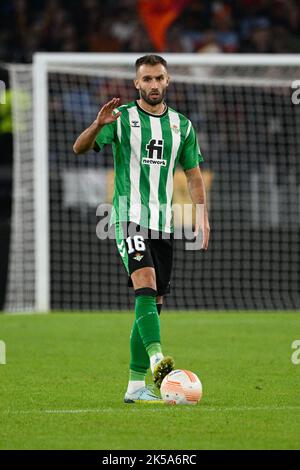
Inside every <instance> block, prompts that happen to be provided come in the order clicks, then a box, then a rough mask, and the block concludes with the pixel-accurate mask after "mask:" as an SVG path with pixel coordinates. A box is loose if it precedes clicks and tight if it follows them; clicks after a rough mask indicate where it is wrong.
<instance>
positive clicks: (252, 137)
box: [6, 53, 300, 312]
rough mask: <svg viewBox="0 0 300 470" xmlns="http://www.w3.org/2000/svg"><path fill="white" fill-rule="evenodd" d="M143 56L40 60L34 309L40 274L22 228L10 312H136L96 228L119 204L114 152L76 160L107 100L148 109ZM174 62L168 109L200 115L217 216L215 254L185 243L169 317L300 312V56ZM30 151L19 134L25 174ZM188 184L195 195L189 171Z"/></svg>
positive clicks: (180, 58) (17, 231) (187, 57)
mask: <svg viewBox="0 0 300 470" xmlns="http://www.w3.org/2000/svg"><path fill="white" fill-rule="evenodd" d="M141 55H143V54H142V53H140V54H110V53H109V54H98V53H83V54H82V53H37V54H35V55H34V61H33V64H32V68H31V67H29V68H28V70H27V72H26V74H27V75H26V77H27V81H28V82H29V81H31V87H32V90H31V92H30V91H28V90H29V88H30V87H29V83H27V85H26V86H27V92H28V93H32V95H31V96H32V100H33V107H32V109H31V110H30V112H31V113H32V115H31V116H30V117H29V114H30V112H27V119H31V118H32V123H33V126H32V129H31V126H29V127H28V128H27V130H26V131H25V133H26V139H27V140H28V142H30V138H31V139H32V141H33V148H32V154H31V155H30V150H29V151H28V164H27V166H26V168H27V170H28V172H30V171H31V172H32V173H31V174H32V184H33V200H34V206H33V209H32V210H33V211H34V213H33V214H34V215H32V213H31V214H28V213H27V211H25V212H24V213H23V215H22V217H24V224H25V225H26V224H28V226H29V224H31V223H33V225H34V228H33V243H34V250H33V252H32V259H31V263H32V266H34V268H33V271H34V288H33V292H32V295H31V300H30V302H27V301H26V300H25V299H26V295H27V294H26V292H27V288H26V269H27V265H29V263H30V262H29V260H28V259H27V260H25V262H24V259H22V262H21V261H19V262H18V259H19V258H18V256H20V253H19V252H18V253H19V254H18V256H16V247H17V246H19V247H20V246H21V245H20V243H21V242H20V240H21V239H22V250H26V246H27V245H26V243H30V240H29V239H28V237H27V239H26V236H25V235H24V237H23V238H22V233H21V227H20V225H18V224H17V223H16V219H13V220H14V222H13V225H12V236H13V238H14V239H15V240H19V241H18V242H17V243H16V244H14V243H12V245H11V254H10V260H11V263H10V273H9V285H8V295H7V302H6V310H8V311H10V310H30V309H33V310H35V311H38V312H48V311H50V310H51V309H61V310H68V309H70V310H72V309H83V310H84V309H86V310H89V309H91V310H97V309H104V308H111V309H124V308H128V306H129V305H130V302H131V300H132V294H130V293H128V292H127V287H126V276H125V274H124V273H123V272H122V266H121V263H120V261H119V260H117V255H116V253H115V251H114V247H113V242H112V243H110V244H109V245H108V244H107V245H106V242H105V243H104V242H103V243H102V242H101V241H99V240H97V238H96V235H95V231H93V230H92V226H93V224H94V227H95V229H96V224H97V220H96V219H95V217H94V218H93V216H92V215H91V214H93V213H94V214H96V209H97V207H96V206H97V203H96V201H98V204H99V203H101V202H110V201H109V200H108V196H111V187H112V178H113V173H112V156H111V152H110V150H106V151H105V152H106V153H105V152H104V157H103V159H102V160H101V158H102V157H101V155H100V156H99V155H93V154H92V153H89V154H87V155H86V156H75V155H72V147H71V143H72V141H74V138H75V137H76V136H77V135H78V133H79V132H80V130H81V131H82V130H83V129H84V128H85V127H87V126H88V125H89V123H90V122H92V119H94V118H95V116H96V112H97V110H98V109H99V107H100V105H101V104H103V103H104V102H105V100H106V99H110V98H111V97H113V96H115V94H116V93H120V94H121V95H122V98H123V99H124V100H125V101H124V102H126V101H130V100H131V99H134V98H135V94H134V88H133V85H132V79H133V78H134V63H135V60H136V59H137V58H138V57H140V56H141ZM163 57H164V58H165V59H166V60H167V62H168V65H169V67H170V72H171V85H170V88H169V91H168V96H167V98H168V102H170V106H172V107H175V108H176V109H177V110H178V111H180V112H182V113H183V114H185V115H187V117H189V118H190V119H191V120H192V122H193V124H194V125H195V128H196V130H197V132H198V138H199V143H200V147H201V149H202V151H203V154H204V158H205V165H204V174H205V181H206V184H207V186H208V189H209V191H208V193H209V204H210V211H211V213H212V220H211V225H212V238H211V246H210V250H209V251H208V252H207V254H206V253H205V254H202V253H192V252H186V251H185V249H184V243H183V241H182V240H180V241H178V248H177V251H175V257H174V276H173V281H172V283H173V286H174V287H175V288H174V290H173V292H174V293H173V300H172V297H170V300H167V306H168V307H169V308H177V309H225V310H226V309H240V310H244V309H255V308H258V309H272V308H275V309H295V308H300V298H299V295H300V294H299V277H298V273H299V254H298V249H297V244H298V242H299V226H300V220H299V214H300V212H299V201H300V190H299V188H300V181H299V180H300V163H299V158H298V159H297V157H298V155H299V153H298V151H299V142H298V137H297V127H298V129H299V124H300V118H299V111H298V107H297V106H296V105H293V104H292V102H291V94H292V89H291V86H292V82H293V81H294V80H297V79H298V78H299V79H300V55H297V54H285V55H281V54H279V55H271V54H270V55H265V54H261V55H256V54H207V55H199V54H163ZM10 73H11V76H12V77H13V81H12V83H13V84H14V85H13V86H14V87H15V89H20V87H21V88H22V86H25V85H23V83H24V80H25V74H24V73H23V75H22V72H20V71H19V70H18V67H17V66H13V65H12V66H11V67H10ZM279 107H281V111H280V112H279ZM19 108H20V102H18V98H17V93H16V97H15V109H16V112H19V113H20V110H19ZM21 114H22V113H21ZM24 118H26V116H24ZM22 139H24V133H23V134H22V135H20V133H19V134H18V133H17V132H16V133H15V138H14V141H15V165H17V166H18V165H22V164H24V162H22ZM28 145H29V144H28ZM28 148H29V147H28ZM285 152H287V153H286V158H283V154H284V153H285ZM30 159H31V160H30ZM28 172H26V175H27V177H29V176H28V175H29V173H28ZM280 173H283V174H281V175H280ZM175 177H176V178H177V180H176V181H177V184H178V187H180V188H183V186H184V180H183V179H182V178H181V175H180V173H178V175H177V176H176V175H175ZM18 178H19V179H18V184H19V185H21V186H19V187H18V188H17V191H19V192H20V191H21V190H22V184H25V183H26V182H25V181H24V178H25V174H22V171H21V173H20V174H19V176H18ZM25 186H26V184H25ZM15 191H16V188H15V189H14V194H15ZM182 191H183V190H182ZM179 193H180V191H179V192H178V194H175V195H174V200H175V202H178V203H180V204H182V203H183V202H184V201H185V199H184V198H183V199H182V198H181V196H180V195H179ZM102 198H103V199H102ZM180 198H181V199H180ZM20 204H24V195H23V196H22V198H21V199H20V197H17V198H15V200H14V205H13V210H14V212H15V213H16V212H20V210H21V209H22V207H23V206H22V207H21V205H20ZM26 217H27V218H28V220H27V219H26ZM283 227H285V229H286V230H287V231H286V233H287V237H288V246H285V245H284V230H283ZM85 229H86V231H85ZM30 230H31V226H30ZM25 232H26V231H25ZM87 232H89V233H88V234H87ZM18 244H19V245H18ZM101 244H102V245H101ZM100 264H101V266H100ZM89 269H90V272H89ZM16 274H17V277H16ZM22 276H23V278H24V282H23V284H22ZM16 279H18V282H16ZM22 289H23V290H24V292H25V293H24V292H23V294H22V293H21V290H22ZM119 296H122V299H123V300H120V299H118V297H119ZM18 298H19V299H20V301H18V300H17V299H18Z"/></svg>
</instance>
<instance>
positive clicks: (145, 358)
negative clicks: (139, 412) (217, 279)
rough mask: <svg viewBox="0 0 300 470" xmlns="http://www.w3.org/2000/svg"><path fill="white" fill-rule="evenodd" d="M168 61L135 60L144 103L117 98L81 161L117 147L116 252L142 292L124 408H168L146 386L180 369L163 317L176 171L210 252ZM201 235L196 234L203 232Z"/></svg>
mask: <svg viewBox="0 0 300 470" xmlns="http://www.w3.org/2000/svg"><path fill="white" fill-rule="evenodd" d="M169 80H170V78H169V75H168V70H167V63H166V61H165V60H164V59H163V58H162V57H160V56H158V55H146V56H143V57H140V58H139V59H138V60H137V61H136V77H135V80H134V86H135V88H136V89H137V90H138V92H139V99H138V100H137V101H132V102H130V103H127V104H123V105H120V100H119V99H118V98H113V99H112V100H111V101H109V102H108V103H106V104H105V105H104V106H103V107H102V108H101V109H100V111H99V113H98V115H97V118H96V119H95V121H94V122H93V123H92V124H91V125H90V127H88V128H87V129H86V130H85V131H84V132H82V134H81V135H80V136H79V137H78V138H77V140H76V142H75V143H74V146H73V150H74V152H75V153H76V154H79V153H84V152H86V151H88V150H91V149H94V150H95V151H99V150H101V149H102V148H103V147H104V145H106V144H112V148H113V154H114V167H115V183H114V186H115V187H114V198H113V211H112V217H111V223H112V224H114V225H115V230H116V242H117V247H118V250H119V253H120V256H121V258H122V261H123V263H124V265H125V268H126V270H127V273H128V275H129V278H130V282H132V285H133V288H134V290H135V319H134V322H133V327H132V331H131V336H130V371H129V383H128V388H127V391H126V394H125V398H124V401H125V403H137V402H150V403H156V402H161V399H160V398H159V397H157V396H156V395H155V394H154V393H153V392H152V391H151V390H150V389H149V388H147V387H146V385H145V376H146V373H147V370H148V369H149V366H150V367H151V371H152V374H153V380H154V383H155V384H156V385H157V387H158V388H160V385H161V382H162V380H163V378H164V377H165V376H166V375H167V374H168V373H169V372H170V371H171V370H173V369H174V361H173V359H172V358H171V357H169V356H164V355H163V352H162V348H161V338H160V317H159V314H160V311H161V308H162V303H163V298H164V295H165V294H167V293H168V292H169V288H170V277H171V267H172V250H173V225H172V210H171V204H172V194H173V175H174V171H175V167H176V165H177V164H178V163H179V164H180V165H181V167H182V168H183V170H184V172H185V175H186V178H187V184H188V188H189V192H190V195H191V199H192V202H193V203H194V204H197V205H201V206H200V207H202V208H204V210H203V217H201V220H200V227H201V230H202V235H203V240H202V249H203V250H207V248H208V242H209V231H210V228H209V222H208V215H207V210H206V195H205V187H204V182H203V178H202V175H201V171H200V168H199V163H200V162H202V161H203V158H202V155H201V153H200V150H199V145H198V142H197V137H196V134H195V130H194V128H193V126H192V124H191V121H190V120H189V119H188V118H186V117H185V116H183V115H182V114H180V113H178V112H176V111H174V110H173V109H171V108H169V107H168V106H167V104H166V102H165V95H166V90H167V87H168V85H169ZM196 231H197V229H196Z"/></svg>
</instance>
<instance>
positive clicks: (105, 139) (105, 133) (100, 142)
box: [94, 121, 117, 152]
mask: <svg viewBox="0 0 300 470" xmlns="http://www.w3.org/2000/svg"><path fill="white" fill-rule="evenodd" d="M116 132H117V127H116V121H114V122H111V123H110V124H106V125H105V126H104V127H102V129H101V131H100V132H99V134H98V135H97V137H96V140H95V145H94V150H95V151H96V152H99V151H100V150H102V149H103V147H104V145H106V144H111V143H112V142H114V140H115V138H116Z"/></svg>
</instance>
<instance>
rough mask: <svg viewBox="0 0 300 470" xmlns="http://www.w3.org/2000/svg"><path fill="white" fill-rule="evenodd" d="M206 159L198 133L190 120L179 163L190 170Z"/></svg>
mask: <svg viewBox="0 0 300 470" xmlns="http://www.w3.org/2000/svg"><path fill="white" fill-rule="evenodd" d="M203 161H204V159H203V156H202V155H201V151H200V147H199V144H198V139H197V135H196V132H195V129H194V128H193V126H192V123H191V122H190V121H189V126H188V129H187V135H186V138H185V142H184V145H183V149H182V152H181V155H180V157H179V163H180V165H181V166H182V168H183V170H190V169H191V168H195V167H197V166H198V165H199V163H202V162H203Z"/></svg>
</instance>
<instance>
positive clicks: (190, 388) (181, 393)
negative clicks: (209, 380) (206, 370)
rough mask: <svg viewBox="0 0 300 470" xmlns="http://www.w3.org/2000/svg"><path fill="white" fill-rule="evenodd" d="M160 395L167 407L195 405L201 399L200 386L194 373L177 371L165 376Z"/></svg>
mask: <svg viewBox="0 0 300 470" xmlns="http://www.w3.org/2000/svg"><path fill="white" fill-rule="evenodd" d="M160 393H161V396H162V399H163V400H164V401H165V402H166V403H168V404H169V405H196V404H197V403H198V402H199V401H200V400H201V397H202V384H201V382H200V380H199V378H198V377H197V375H196V374H194V372H191V371H189V370H183V369H177V370H173V371H172V372H170V373H169V374H168V375H166V377H165V378H164V380H163V381H162V384H161V388H160Z"/></svg>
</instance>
